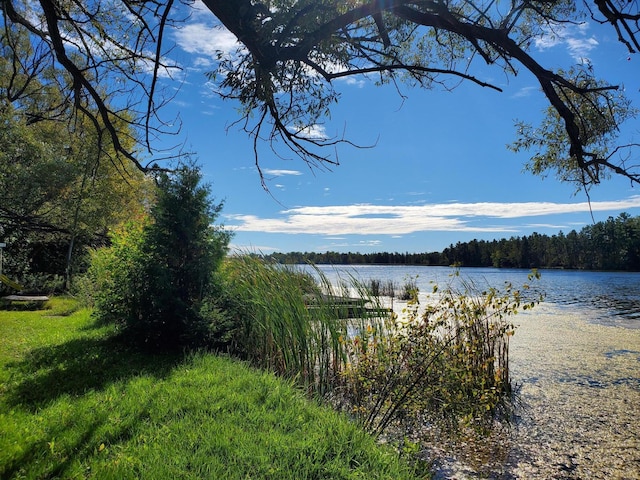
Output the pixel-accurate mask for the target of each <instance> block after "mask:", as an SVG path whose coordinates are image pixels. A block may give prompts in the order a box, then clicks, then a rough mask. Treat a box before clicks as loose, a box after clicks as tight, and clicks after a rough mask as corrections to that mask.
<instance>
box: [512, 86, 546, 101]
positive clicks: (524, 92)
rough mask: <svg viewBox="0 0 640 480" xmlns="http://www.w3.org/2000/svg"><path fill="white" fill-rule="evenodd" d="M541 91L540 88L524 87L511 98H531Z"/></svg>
mask: <svg viewBox="0 0 640 480" xmlns="http://www.w3.org/2000/svg"><path fill="white" fill-rule="evenodd" d="M539 89H540V87H522V88H521V89H520V90H518V91H517V92H516V93H514V94H513V95H512V96H511V98H525V97H530V96H531V95H533V94H534V93H535V92H536V91H538V90H539Z"/></svg>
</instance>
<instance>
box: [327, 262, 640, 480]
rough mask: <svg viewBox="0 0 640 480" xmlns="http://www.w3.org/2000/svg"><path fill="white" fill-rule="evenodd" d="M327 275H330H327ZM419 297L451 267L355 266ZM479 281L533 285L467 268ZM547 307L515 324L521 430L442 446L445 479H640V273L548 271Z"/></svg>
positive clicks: (516, 273) (515, 275) (362, 274)
mask: <svg viewBox="0 0 640 480" xmlns="http://www.w3.org/2000/svg"><path fill="white" fill-rule="evenodd" d="M326 271H327V273H328V274H329V276H331V275H332V273H331V271H332V269H327V270H326ZM351 271H352V272H355V273H356V275H357V276H358V277H359V278H361V279H363V280H365V281H366V280H367V279H369V278H376V279H391V280H393V281H394V282H396V283H397V284H399V285H401V284H402V282H403V281H404V280H406V278H409V277H412V278H415V277H416V276H418V286H419V287H420V290H421V292H428V291H430V290H431V284H430V282H431V281H436V282H437V283H439V284H440V285H442V284H445V283H447V281H448V280H449V273H450V270H449V269H439V268H432V267H376V266H367V267H357V268H355V269H351ZM462 274H463V275H470V276H471V278H472V279H473V280H474V281H476V283H483V282H484V284H488V285H490V286H495V287H500V286H502V285H503V284H504V282H505V281H509V282H513V284H514V285H520V284H522V283H524V282H526V281H527V272H526V271H521V270H507V271H505V270H495V269H463V271H462ZM540 284H541V286H542V288H543V290H544V291H545V292H546V295H547V296H546V299H545V302H544V303H543V304H541V305H539V306H537V307H536V308H535V309H533V310H532V311H530V312H526V313H522V314H520V315H518V316H516V317H515V320H516V323H517V324H518V328H517V330H516V334H515V335H514V337H512V340H511V342H512V343H511V350H510V351H511V355H510V358H511V373H512V377H513V381H514V382H516V383H517V384H518V385H519V389H520V390H519V391H520V399H521V402H522V408H521V409H520V411H519V415H518V418H517V422H516V427H515V428H513V429H511V430H510V431H509V432H505V431H501V432H497V433H496V435H495V438H492V439H485V440H484V441H477V440H476V441H474V440H466V441H465V442H461V443H460V444H458V445H455V446H454V447H451V448H447V447H446V446H445V445H438V444H434V447H433V449H432V454H435V455H436V456H437V458H438V459H439V461H438V465H439V468H438V472H437V475H438V477H437V478H440V479H458V480H462V479H476V478H491V479H523V480H528V479H540V480H542V479H544V480H546V479H567V480H568V479H575V480H578V479H585V480H586V479H603V480H604V479H619V480H638V479H640V421H639V419H638V415H639V414H640V274H624V273H601V272H562V271H543V272H542V280H541V282H540Z"/></svg>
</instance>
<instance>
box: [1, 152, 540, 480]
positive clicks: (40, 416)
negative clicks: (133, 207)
mask: <svg viewBox="0 0 640 480" xmlns="http://www.w3.org/2000/svg"><path fill="white" fill-rule="evenodd" d="M200 180H201V174H200V172H199V170H198V168H197V167H195V166H194V165H189V164H185V165H183V166H181V167H180V168H179V169H177V170H176V171H175V172H173V173H172V174H171V175H169V174H168V173H163V174H159V175H158V178H157V184H158V189H157V192H156V201H155V203H154V205H153V206H152V208H151V209H150V212H149V214H148V215H143V216H141V217H140V218H136V219H132V220H131V221H128V222H126V223H124V224H122V225H120V226H119V227H118V228H117V229H114V230H113V231H112V232H111V235H110V246H109V247H105V248H99V249H95V250H93V251H91V253H90V265H89V267H88V269H87V270H86V273H85V274H84V275H80V276H76V277H75V280H74V284H73V285H74V292H75V295H76V297H75V299H74V298H67V299H59V298H55V299H54V301H53V302H51V303H50V304H48V306H49V307H50V308H49V310H45V311H42V310H37V311H35V312H30V311H28V310H27V309H28V308H29V306H28V305H26V306H25V305H22V306H18V305H15V306H14V307H15V308H16V309H17V310H10V311H8V312H0V334H2V335H3V338H7V339H9V340H8V341H6V342H4V343H3V345H2V346H1V347H0V393H2V396H1V397H0V427H2V431H3V433H4V432H6V435H3V437H2V439H0V475H1V476H2V477H3V478H4V477H7V478H14V477H15V478H23V477H27V478H42V477H47V478H50V477H79V478H118V479H120V478H153V479H157V478H160V479H161V478H175V477H181V478H260V479H262V478H274V479H276V478H278V479H281V478H296V479H298V478H301V479H304V478H313V479H316V478H331V479H341V478H344V479H350V478H393V479H397V478H411V476H412V475H413V476H419V477H423V478H424V477H429V476H430V470H431V468H430V465H431V464H432V463H434V462H435V461H436V459H435V458H433V456H431V455H430V454H429V451H430V449H429V448H428V444H429V442H436V443H438V442H442V441H443V440H444V439H445V438H451V439H456V438H464V439H468V438H469V437H470V436H476V437H478V438H483V437H484V436H486V435H488V434H490V432H491V431H493V430H494V429H495V428H496V427H498V426H508V425H509V422H510V421H511V420H512V418H513V415H514V413H515V408H516V404H517V398H516V395H515V394H514V388H513V386H512V383H511V377H510V370H509V340H510V337H511V336H512V335H513V333H514V328H515V326H514V323H513V320H512V318H513V315H515V314H516V313H517V312H518V311H522V310H528V309H530V308H532V307H534V306H535V305H536V304H537V303H538V302H539V301H541V300H542V296H541V295H540V296H537V294H536V292H537V288H536V287H535V285H534V283H535V281H536V279H537V277H538V275H537V273H535V272H534V273H532V274H531V275H530V276H529V279H528V281H527V282H526V283H525V284H524V285H521V286H516V285H512V284H510V283H505V284H504V285H503V286H501V287H499V288H497V287H495V286H488V285H481V286H479V285H476V284H474V283H473V282H471V281H470V280H467V279H465V278H464V277H462V276H458V274H459V272H458V271H454V274H453V276H451V277H450V279H449V281H448V283H447V284H445V285H431V286H430V287H431V291H430V292H424V293H426V295H427V299H426V301H425V300H424V294H422V295H420V296H419V293H420V292H419V291H418V287H417V285H416V283H415V282H410V281H409V282H407V283H406V284H405V285H403V286H402V289H401V292H400V294H399V296H398V298H401V299H404V300H406V306H405V308H404V309H403V311H402V314H397V312H394V311H393V310H391V309H389V308H386V305H385V303H384V302H385V300H384V299H385V298H389V297H391V298H393V297H395V296H396V294H395V291H388V292H386V293H385V289H387V288H388V285H387V284H386V283H383V281H381V280H380V281H377V282H371V281H370V282H369V284H365V283H363V282H362V281H361V280H360V279H358V278H355V277H354V276H353V275H349V274H346V275H345V276H344V277H343V278H339V279H338V281H337V283H336V282H335V281H334V280H331V281H330V280H329V279H328V278H327V277H326V276H325V275H323V274H322V272H321V271H320V270H319V269H316V271H315V272H314V273H310V272H308V271H304V270H303V269H301V268H296V267H290V266H284V265H281V264H278V263H276V262H272V261H269V260H266V259H264V258H259V257H257V256H253V255H241V256H228V255H227V247H228V243H229V240H230V234H229V233H228V232H226V231H225V230H224V229H223V228H221V227H217V226H212V225H215V220H216V218H217V217H218V215H219V213H220V211H221V209H222V204H212V203H211V201H210V200H209V190H208V187H207V186H203V185H201V184H200ZM454 280H455V281H454ZM385 295H386V297H385ZM353 298H357V299H360V300H358V301H354V300H345V299H353ZM421 301H423V302H424V304H423V305H420V302H421ZM14 307H10V308H14ZM80 307H82V308H80ZM20 309H22V310H20ZM276 377H277V378H276ZM296 405H298V406H297V407H296ZM330 407H331V408H330ZM309 409H311V410H309ZM317 409H319V410H317ZM332 410H333V411H332ZM322 412H324V413H322ZM430 439H431V440H430ZM377 441H378V442H380V443H384V444H386V445H384V446H383V445H377V446H376V442H377Z"/></svg>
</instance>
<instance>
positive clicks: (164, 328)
mask: <svg viewBox="0 0 640 480" xmlns="http://www.w3.org/2000/svg"><path fill="white" fill-rule="evenodd" d="M200 179H201V175H200V172H199V170H198V169H197V168H195V167H194V166H192V165H183V166H180V167H179V168H178V169H177V170H176V171H175V172H174V173H172V174H166V173H162V174H159V175H158V177H157V183H158V193H157V201H156V204H155V205H154V206H153V208H152V210H151V216H150V217H151V218H150V219H149V220H143V221H141V222H140V223H129V224H127V225H125V226H124V227H123V228H122V229H121V230H120V231H118V232H116V233H115V234H114V235H113V237H112V242H113V243H112V246H111V247H110V248H109V249H106V250H102V251H97V252H95V253H94V255H93V261H92V265H91V268H90V275H92V276H93V278H94V284H95V287H96V293H95V307H96V310H95V312H96V316H97V317H98V318H99V319H101V320H103V321H110V322H116V323H117V324H118V325H119V326H120V327H121V329H122V331H123V333H124V334H125V335H126V337H127V338H128V339H129V340H130V341H132V342H133V343H136V344H139V345H145V346H147V347H149V348H152V349H172V348H176V347H180V346H185V345H189V346H197V345H206V343H207V342H208V341H209V340H210V333H211V332H210V329H209V323H210V321H211V318H210V317H211V315H212V312H214V311H215V309H214V308H213V307H212V306H211V299H210V298H209V301H208V303H209V306H207V307H205V306H204V305H205V303H206V302H205V300H206V299H207V298H208V296H209V294H210V292H211V290H212V279H213V278H214V277H213V274H214V272H215V270H216V269H217V267H218V265H219V263H220V261H221V260H222V258H223V257H224V255H225V254H226V248H227V245H228V242H229V234H228V233H226V232H225V231H224V230H222V229H221V228H219V227H213V226H212V225H213V223H214V221H215V220H216V218H217V216H218V214H219V213H220V211H221V209H222V204H218V205H212V204H211V203H210V200H209V188H208V187H207V186H202V185H200ZM205 313H206V315H205Z"/></svg>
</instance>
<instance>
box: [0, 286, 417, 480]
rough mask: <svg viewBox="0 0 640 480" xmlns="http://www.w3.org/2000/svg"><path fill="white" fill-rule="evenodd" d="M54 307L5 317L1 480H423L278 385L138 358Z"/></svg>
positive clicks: (204, 365) (230, 371)
mask: <svg viewBox="0 0 640 480" xmlns="http://www.w3.org/2000/svg"><path fill="white" fill-rule="evenodd" d="M49 307H50V308H49V309H48V310H40V311H34V312H27V311H0V341H1V344H0V478H3V479H4V478H100V479H102V478H105V479H109V478H113V479H126V478H136V479H138V478H147V479H154V480H156V479H165V478H166V479H177V478H193V479H205V478H211V479H322V478H326V479H351V478H362V479H376V478H388V479H403V478H415V475H414V474H413V473H412V471H411V469H410V467H409V466H408V465H407V464H406V463H404V462H402V461H401V459H399V458H398V456H397V455H396V453H395V452H394V451H392V450H391V449H389V448H386V447H384V446H380V445H378V444H376V442H375V441H374V439H373V438H372V437H370V436H368V435H366V434H365V433H363V432H362V430H361V429H359V428H358V427H357V426H356V425H355V424H353V423H351V422H349V421H348V420H347V419H345V418H344V417H341V416H340V415H338V414H336V413H335V412H333V411H332V410H330V409H328V408H324V407H321V406H319V405H317V404H315V403H313V402H310V401H308V400H307V399H305V397H304V396H303V395H302V393H301V392H300V391H299V390H297V389H295V388H293V387H292V386H291V385H290V384H287V383H286V382H284V381H283V380H282V379H279V378H277V377H275V376H274V375H271V374H269V373H264V372H257V371H255V370H253V369H251V368H250V367H248V366H247V365H245V364H244V363H242V362H239V361H236V360H232V359H229V358H224V357H219V356H215V355H212V354H207V353H196V354H188V355H181V356H171V355H149V354H142V353H136V352H132V351H130V350H128V349H126V348H125V347H123V346H122V344H121V343H119V342H118V341H116V340H115V339H114V335H113V331H112V329H111V328H110V327H108V326H107V327H96V326H95V325H93V322H92V319H91V316H90V311H88V310H77V311H74V309H73V304H72V303H71V302H70V301H68V300H60V299H54V300H53V301H52V302H51V303H50V305H49Z"/></svg>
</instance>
